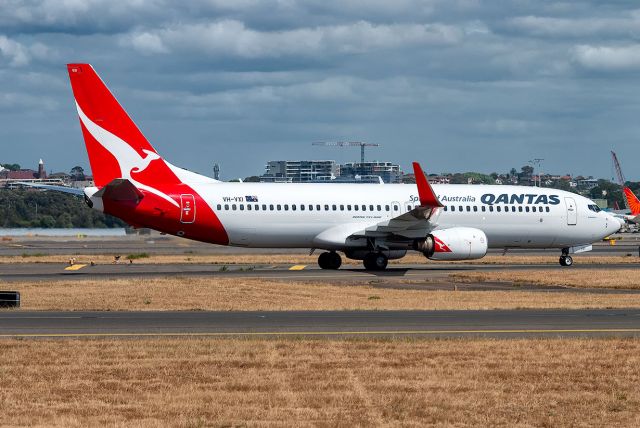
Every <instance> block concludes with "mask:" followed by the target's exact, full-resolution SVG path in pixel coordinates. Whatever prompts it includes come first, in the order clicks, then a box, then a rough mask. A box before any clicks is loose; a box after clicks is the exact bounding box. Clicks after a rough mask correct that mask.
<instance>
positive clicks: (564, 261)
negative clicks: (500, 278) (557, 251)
mask: <svg viewBox="0 0 640 428" xmlns="http://www.w3.org/2000/svg"><path fill="white" fill-rule="evenodd" d="M572 265H573V258H572V257H571V256H570V255H569V249H568V248H563V249H562V255H561V256H560V266H572Z"/></svg>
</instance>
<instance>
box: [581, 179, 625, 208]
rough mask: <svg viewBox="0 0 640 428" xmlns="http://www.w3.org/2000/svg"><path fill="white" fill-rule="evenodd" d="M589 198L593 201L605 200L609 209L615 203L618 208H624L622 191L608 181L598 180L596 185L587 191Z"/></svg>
mask: <svg viewBox="0 0 640 428" xmlns="http://www.w3.org/2000/svg"><path fill="white" fill-rule="evenodd" d="M589 196H590V197H591V198H593V199H606V200H607V204H608V205H609V206H610V207H612V206H614V204H615V203H616V202H617V203H618V205H619V206H621V207H622V206H624V201H623V196H622V189H621V188H620V186H619V185H618V184H615V183H612V182H610V181H609V180H602V179H600V180H598V185H597V186H596V187H594V188H593V189H591V190H590V191H589Z"/></svg>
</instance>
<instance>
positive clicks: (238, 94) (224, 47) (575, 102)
mask: <svg viewBox="0 0 640 428" xmlns="http://www.w3.org/2000/svg"><path fill="white" fill-rule="evenodd" d="M181 3H182V2H173V1H164V0H127V1H119V0H44V1H37V0H33V1H19V0H0V149H1V150H0V162H10V163H14V162H17V163H20V164H21V165H23V166H28V167H35V164H36V162H37V160H38V158H40V157H42V158H43V159H44V160H45V163H46V165H47V169H48V170H49V169H51V170H54V171H57V170H69V169H70V168H71V167H72V166H74V165H75V164H80V165H82V166H85V167H87V168H88V160H87V157H86V153H85V151H84V146H83V143H82V138H81V134H80V129H79V124H78V120H77V115H76V113H75V111H74V106H73V99H72V94H71V89H70V87H69V84H68V78H67V74H66V67H65V64H66V63H68V62H90V63H92V64H93V65H94V67H95V68H96V70H97V71H98V72H99V73H100V75H101V77H102V78H103V80H105V81H106V82H107V84H108V85H109V86H110V88H111V89H112V91H113V92H114V93H115V95H116V96H117V97H118V99H119V100H120V102H121V103H123V104H124V106H125V108H126V109H127V111H128V112H129V114H130V115H131V116H132V117H133V118H134V120H135V121H136V123H138V125H139V126H140V128H141V129H142V131H143V132H144V133H145V135H146V136H147V138H148V139H149V140H150V141H151V143H152V144H153V145H154V146H155V147H156V149H157V150H158V151H159V152H160V153H161V154H162V155H163V156H164V157H166V158H167V159H169V160H171V161H172V162H173V163H174V164H176V165H180V166H183V167H185V168H188V169H191V170H194V171H198V172H201V173H205V174H209V175H210V174H211V169H212V165H213V163H214V162H218V163H220V165H221V169H222V176H223V178H232V177H237V176H247V175H253V174H258V173H261V172H262V171H263V168H264V164H265V163H266V161H267V160H272V159H302V158H314V159H336V160H338V161H351V160H357V158H358V156H359V152H358V150H357V148H352V149H340V148H326V147H313V146H311V144H310V143H311V142H313V141H318V140H327V141H331V140H351V141H353V140H363V141H368V142H372V143H379V144H381V147H379V148H375V149H372V150H370V151H369V155H368V157H369V158H370V159H378V160H391V161H395V162H398V163H400V164H401V165H402V166H403V167H405V168H406V169H408V168H409V167H410V162H411V161H412V160H419V161H421V162H423V165H424V166H425V169H426V170H427V171H428V172H446V171H469V170H473V171H482V172H487V173H488V172H492V171H500V172H501V171H508V170H509V169H510V168H511V167H512V166H514V167H517V168H519V167H520V166H522V165H524V164H526V163H527V161H528V160H530V159H533V158H544V159H545V160H544V163H543V166H544V170H545V171H549V172H557V173H572V174H585V175H595V176H599V177H608V178H610V177H611V175H612V168H611V161H610V157H609V150H612V149H613V150H615V151H617V152H618V155H619V156H620V158H621V161H622V164H623V169H624V171H625V173H626V175H627V178H629V179H635V180H638V179H640V169H638V168H635V169H634V166H635V165H637V164H638V160H640V148H639V147H640V145H639V137H640V98H639V95H640V4H637V3H636V2H633V1H622V0H612V1H609V2H603V1H596V0H593V1H575V2H551V1H543V0H512V1H499V0H492V1H483V0H424V1H413V0H394V1H388V0H335V1H334V0H310V1H305V2H297V1H294V0H282V1H263V0H194V1H189V2H185V4H184V5H183V4H181ZM634 7H637V8H638V9H634Z"/></svg>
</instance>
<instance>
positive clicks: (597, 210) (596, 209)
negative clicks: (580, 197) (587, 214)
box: [587, 204, 600, 213]
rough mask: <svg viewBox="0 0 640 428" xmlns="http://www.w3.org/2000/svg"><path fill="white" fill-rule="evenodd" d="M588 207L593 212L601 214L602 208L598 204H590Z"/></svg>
mask: <svg viewBox="0 0 640 428" xmlns="http://www.w3.org/2000/svg"><path fill="white" fill-rule="evenodd" d="M587 207H588V208H589V209H590V210H591V211H593V212H596V213H597V212H600V207H599V206H597V205H596V204H590V205H587Z"/></svg>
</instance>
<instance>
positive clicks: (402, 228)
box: [354, 162, 444, 238]
mask: <svg viewBox="0 0 640 428" xmlns="http://www.w3.org/2000/svg"><path fill="white" fill-rule="evenodd" d="M413 172H414V175H415V177H416V186H418V198H419V199H420V205H417V206H416V207H415V208H413V209H412V210H411V211H408V212H406V213H403V214H400V215H399V216H397V217H393V218H391V219H388V220H384V221H382V222H380V223H377V224H375V225H372V226H369V227H367V228H365V229H364V230H363V231H359V232H357V233H355V234H354V236H360V237H371V238H374V237H385V236H389V235H396V236H401V237H404V238H424V237H425V236H427V234H428V233H429V232H430V231H431V230H432V229H433V228H434V226H435V220H436V218H437V214H438V213H439V211H440V210H439V208H441V207H443V206H444V205H442V203H441V202H440V201H439V200H438V196H436V194H435V192H434V191H433V188H432V187H431V184H429V181H428V180H427V177H426V175H425V174H424V172H423V171H422V168H421V167H420V164H419V163H418V162H413Z"/></svg>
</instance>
